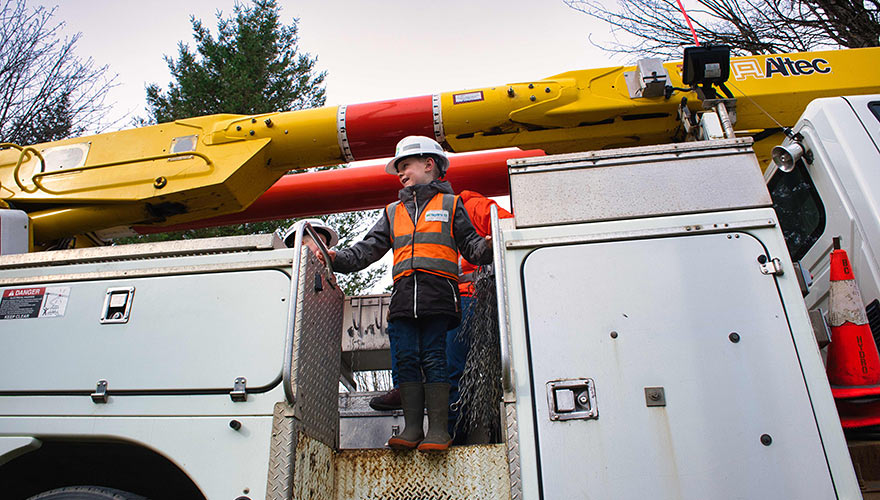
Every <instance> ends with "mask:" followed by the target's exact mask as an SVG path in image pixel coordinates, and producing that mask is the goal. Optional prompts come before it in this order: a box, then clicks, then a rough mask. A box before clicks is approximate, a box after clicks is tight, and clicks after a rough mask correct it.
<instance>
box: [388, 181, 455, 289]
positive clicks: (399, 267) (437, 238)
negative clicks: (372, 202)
mask: <svg viewBox="0 0 880 500" xmlns="http://www.w3.org/2000/svg"><path fill="white" fill-rule="evenodd" d="M457 200H458V197H457V196H455V195H451V194H444V193H438V194H436V195H434V197H433V198H431V201H429V202H428V203H427V204H426V205H425V208H423V209H422V211H421V213H419V214H418V221H417V223H416V225H415V227H413V222H412V218H411V217H410V215H409V212H408V211H407V210H406V207H405V206H403V204H402V203H400V202H399V201H396V202H394V203H392V204H390V205H388V206H387V207H386V209H385V210H386V213H387V214H388V220H389V221H390V222H391V248H392V249H393V250H394V266H393V267H392V268H391V274H392V276H393V277H394V280H395V281H397V279H398V278H401V277H403V276H409V275H410V274H412V273H413V272H415V271H416V270H418V271H423V272H426V273H431V274H436V275H438V276H443V277H446V278H449V279H453V280H457V279H458V248H457V247H456V246H455V238H454V237H453V235H452V223H453V220H454V219H455V208H456V203H457Z"/></svg>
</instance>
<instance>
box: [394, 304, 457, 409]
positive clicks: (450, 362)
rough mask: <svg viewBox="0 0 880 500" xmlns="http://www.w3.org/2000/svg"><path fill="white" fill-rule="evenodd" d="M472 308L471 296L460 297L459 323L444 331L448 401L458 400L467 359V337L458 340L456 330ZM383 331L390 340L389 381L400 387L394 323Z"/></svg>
mask: <svg viewBox="0 0 880 500" xmlns="http://www.w3.org/2000/svg"><path fill="white" fill-rule="evenodd" d="M473 310H474V298H473V297H465V296H462V297H461V323H460V324H459V325H458V326H457V327H455V328H453V329H452V330H449V331H448V332H446V371H447V373H448V375H449V385H450V387H449V402H450V403H454V402H456V401H458V383H459V380H461V374H462V372H464V362H465V360H466V359H467V353H468V343H467V341H466V340H467V339H461V340H459V339H458V338H457V337H458V332H459V331H460V330H461V327H462V325H463V324H464V323H465V322H466V321H467V320H468V319H469V318H470V316H471V313H472V312H473ZM385 331H386V332H388V338H389V340H390V342H391V383H392V384H394V385H393V386H394V387H400V381H399V380H397V355H396V354H395V352H396V351H395V344H396V343H397V333H396V332H395V331H394V323H393V322H389V323H388V324H387V325H386V328H385Z"/></svg>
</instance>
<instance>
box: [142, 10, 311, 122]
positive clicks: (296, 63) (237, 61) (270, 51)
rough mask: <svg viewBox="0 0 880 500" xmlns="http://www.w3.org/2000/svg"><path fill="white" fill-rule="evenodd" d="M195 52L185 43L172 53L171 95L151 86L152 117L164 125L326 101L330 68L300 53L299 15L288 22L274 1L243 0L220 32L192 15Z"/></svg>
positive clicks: (219, 23)
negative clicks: (246, 1)
mask: <svg viewBox="0 0 880 500" xmlns="http://www.w3.org/2000/svg"><path fill="white" fill-rule="evenodd" d="M190 22H191V23H192V27H193V37H194V38H195V41H196V52H193V51H192V50H191V49H190V47H189V45H187V44H185V43H183V42H180V44H179V49H178V55H177V60H176V61H175V60H173V59H172V58H171V57H169V56H165V61H166V62H167V63H168V69H169V70H170V71H171V76H172V78H173V81H172V82H171V83H170V84H169V85H168V89H167V91H166V92H162V91H161V90H160V88H159V86H158V85H156V84H150V85H148V86H147V105H148V111H149V113H150V119H151V120H150V121H152V122H153V123H161V122H167V121H173V120H177V119H181V118H189V117H193V116H202V115H210V114H216V113H238V114H256V113H268V112H272V111H288V110H292V109H304V108H312V107H316V106H322V105H323V104H324V87H323V83H324V78H325V77H326V72H323V71H322V72H319V73H318V72H316V71H315V63H316V62H317V58H313V57H311V55H310V54H308V53H300V51H299V47H298V43H299V36H298V34H297V33H298V28H297V22H298V20H297V19H293V21H292V22H291V24H290V25H285V24H283V23H282V22H281V8H280V7H279V6H278V5H277V2H276V1H275V0H254V1H253V4H252V5H250V6H246V5H244V4H241V3H236V4H235V7H234V12H233V15H232V17H230V18H228V19H224V18H223V17H222V13H220V12H218V13H217V32H218V33H217V37H216V39H215V38H214V36H213V35H212V34H211V31H210V30H209V29H208V28H206V27H205V26H204V25H203V24H202V21H201V20H198V19H196V18H195V17H191V18H190Z"/></svg>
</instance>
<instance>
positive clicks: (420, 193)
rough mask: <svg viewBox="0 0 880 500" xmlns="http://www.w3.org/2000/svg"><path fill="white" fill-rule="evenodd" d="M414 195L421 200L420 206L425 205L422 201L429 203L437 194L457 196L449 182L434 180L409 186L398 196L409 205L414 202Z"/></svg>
mask: <svg viewBox="0 0 880 500" xmlns="http://www.w3.org/2000/svg"><path fill="white" fill-rule="evenodd" d="M414 193H415V195H416V198H418V199H419V202H420V204H421V203H423V201H422V200H424V202H427V201H428V200H430V199H431V198H433V197H434V195H436V194H437V193H446V194H455V192H454V191H452V184H450V183H449V181H441V180H433V181H431V182H429V183H428V184H415V185H413V186H407V187H405V188H403V189H401V190H400V191H399V192H398V193H397V195H398V196H399V197H400V201H402V202H404V203H407V202H411V201H412V197H413V194H414Z"/></svg>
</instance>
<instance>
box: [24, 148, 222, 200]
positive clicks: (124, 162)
mask: <svg viewBox="0 0 880 500" xmlns="http://www.w3.org/2000/svg"><path fill="white" fill-rule="evenodd" d="M184 156H198V157H199V158H201V159H203V160H205V165H207V166H208V167H210V169H209V170H208V172H206V173H205V174H203V175H207V174H208V173H210V172H211V171H213V170H214V162H212V161H211V159H210V158H208V157H207V156H206V155H205V154H203V153H199V152H197V151H180V152H177V153H168V154H164V155H156V156H147V157H144V158H129V159H127V160H119V161H111V162H109V163H100V164H98V165H88V166H85V167H76V168H66V169H63V170H56V171H54V172H40V173H38V174H34V175H33V176H32V177H31V180H32V181H33V183H34V185H35V186H37V187H38V188H40V189H41V190H42V191H45V192H47V193H49V194H64V193H73V192H76V191H86V190H88V189H93V188H94V187H93V186H90V187H89V188H87V189H68V190H65V191H53V190H51V189H49V188H47V187H45V186H43V184H42V179H43V177H49V176H52V175H61V174H69V173H73V172H84V171H86V170H94V169H96V168H106V167H115V166H118V165H127V164H129V163H141V162H147V161H156V160H168V159H171V158H180V157H184ZM16 178H17V177H16ZM140 182H148V180H143V181H140Z"/></svg>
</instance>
